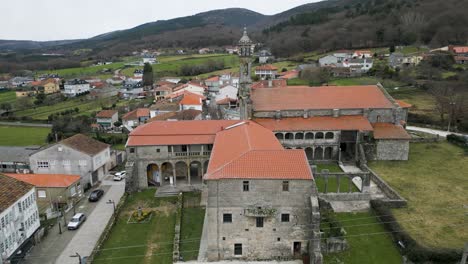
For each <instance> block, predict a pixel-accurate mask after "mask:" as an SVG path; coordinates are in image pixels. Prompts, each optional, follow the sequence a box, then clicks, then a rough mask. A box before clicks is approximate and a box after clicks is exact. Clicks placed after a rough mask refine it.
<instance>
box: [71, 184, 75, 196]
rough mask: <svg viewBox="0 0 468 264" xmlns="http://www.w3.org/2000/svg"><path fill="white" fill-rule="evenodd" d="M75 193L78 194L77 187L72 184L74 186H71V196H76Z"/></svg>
mask: <svg viewBox="0 0 468 264" xmlns="http://www.w3.org/2000/svg"><path fill="white" fill-rule="evenodd" d="M75 194H76V187H75V186H72V187H71V188H70V195H71V196H75Z"/></svg>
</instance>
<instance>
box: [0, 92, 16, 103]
mask: <svg viewBox="0 0 468 264" xmlns="http://www.w3.org/2000/svg"><path fill="white" fill-rule="evenodd" d="M15 101H16V93H15V92H14V91H7V92H0V104H3V103H10V104H13V103H14V102H15Z"/></svg>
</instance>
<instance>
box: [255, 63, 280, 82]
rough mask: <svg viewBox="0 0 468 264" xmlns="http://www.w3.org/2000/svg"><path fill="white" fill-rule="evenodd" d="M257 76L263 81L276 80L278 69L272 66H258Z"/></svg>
mask: <svg viewBox="0 0 468 264" xmlns="http://www.w3.org/2000/svg"><path fill="white" fill-rule="evenodd" d="M255 75H256V76H258V77H259V78H260V79H262V80H266V79H270V80H271V79H275V78H276V75H278V68H277V67H276V66H274V65H271V64H266V65H261V66H257V67H256V68H255Z"/></svg>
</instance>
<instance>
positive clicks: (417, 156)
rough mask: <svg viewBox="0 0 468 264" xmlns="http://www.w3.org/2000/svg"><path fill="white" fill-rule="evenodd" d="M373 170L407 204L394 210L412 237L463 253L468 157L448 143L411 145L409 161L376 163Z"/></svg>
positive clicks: (465, 229) (372, 166)
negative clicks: (460, 250)
mask: <svg viewBox="0 0 468 264" xmlns="http://www.w3.org/2000/svg"><path fill="white" fill-rule="evenodd" d="M370 167H371V168H372V169H373V170H374V171H375V172H376V173H378V174H379V175H380V176H381V177H382V178H383V179H384V180H385V181H387V183H389V184H390V185H391V186H392V187H393V188H395V190H396V191H398V192H399V193H400V194H401V195H402V196H403V197H405V198H406V199H407V200H408V208H404V209H395V210H394V213H395V216H396V218H397V219H398V220H402V221H403V220H407V219H416V220H418V221H412V222H408V221H407V222H401V225H402V226H403V227H404V228H406V229H408V232H409V233H410V234H411V236H412V237H413V238H414V239H416V240H417V241H419V242H420V243H422V244H424V245H427V246H432V247H449V248H456V249H461V248H462V247H463V245H464V243H465V242H466V239H467V238H468V228H467V227H466V225H465V226H462V227H458V228H457V227H450V225H458V224H466V220H467V218H466V209H463V208H462V206H463V205H465V206H466V204H467V201H468V200H467V197H468V196H467V194H468V179H467V173H466V172H467V171H468V157H467V156H465V155H464V153H463V150H462V149H461V148H459V147H456V146H453V145H451V144H449V143H446V142H444V143H432V144H429V143H427V144H422V143H419V144H416V143H415V144H411V146H410V159H409V161H396V162H391V161H376V162H371V163H370Z"/></svg>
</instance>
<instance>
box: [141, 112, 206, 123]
mask: <svg viewBox="0 0 468 264" xmlns="http://www.w3.org/2000/svg"><path fill="white" fill-rule="evenodd" d="M201 113H202V111H200V110H195V109H187V110H183V111H179V112H169V113H164V114H160V115H157V116H155V117H153V118H151V119H149V120H148V121H147V122H148V123H149V122H154V121H166V120H169V119H175V120H194V119H195V118H196V117H197V116H199V115H200V114H201Z"/></svg>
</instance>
